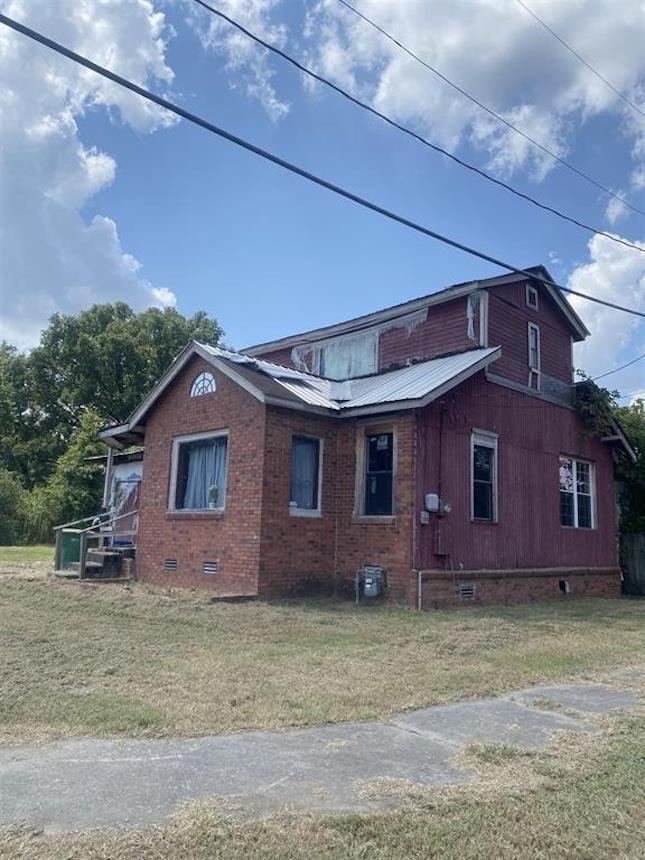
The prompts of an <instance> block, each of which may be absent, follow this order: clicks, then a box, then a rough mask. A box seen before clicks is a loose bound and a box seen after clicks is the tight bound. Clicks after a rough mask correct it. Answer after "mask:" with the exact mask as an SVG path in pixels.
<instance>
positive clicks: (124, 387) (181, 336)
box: [0, 302, 222, 489]
mask: <svg viewBox="0 0 645 860" xmlns="http://www.w3.org/2000/svg"><path fill="white" fill-rule="evenodd" d="M221 335H222V330H221V328H220V326H219V324H218V322H217V321H216V320H214V319H210V318H209V317H208V316H207V314H206V313H205V312H204V311H199V312H198V313H196V314H194V315H193V316H192V317H190V318H186V317H184V316H182V315H181V314H180V313H179V312H178V311H176V310H174V309H172V308H166V309H165V310H160V309H158V308H150V309H148V310H146V311H143V312H142V313H135V312H134V311H133V310H132V308H130V307H129V306H128V305H127V304H125V303H124V302H116V303H115V304H106V305H94V306H93V307H91V308H89V309H88V310H86V311H83V312H81V313H79V314H76V315H73V316H72V315H62V314H55V315H54V316H53V317H52V318H51V320H50V322H49V325H48V327H47V328H46V329H45V330H44V331H43V333H42V336H41V340H40V344H39V345H38V346H37V347H36V348H35V349H34V350H33V351H32V352H31V353H29V354H27V355H20V354H18V353H17V351H16V350H15V348H14V347H12V346H9V345H8V344H2V346H1V347H0V466H4V467H5V468H8V469H10V470H12V471H13V472H15V474H16V475H18V476H19V478H20V481H21V483H22V484H23V486H24V487H26V488H29V489H31V488H34V487H38V486H42V485H43V484H44V483H45V482H46V481H47V480H48V478H49V477H50V476H51V475H52V473H53V471H54V469H55V467H56V463H57V459H58V458H59V457H60V456H61V455H62V454H63V452H64V451H65V449H66V447H67V445H68V443H69V442H70V439H71V438H72V436H73V434H74V433H75V432H76V431H78V430H79V428H80V426H81V421H82V418H83V416H84V415H85V413H86V412H87V411H88V410H91V411H92V412H93V413H94V414H95V415H97V416H98V417H99V421H100V422H101V423H103V424H107V423H112V422H121V421H125V419H126V418H127V417H128V415H129V414H130V413H131V412H132V410H133V409H134V407H135V406H136V405H137V403H139V402H140V401H141V400H142V399H143V397H144V396H145V394H146V393H147V391H148V390H149V389H150V388H152V386H153V385H154V384H155V383H156V381H157V380H158V379H159V377H160V376H161V375H162V373H163V372H164V371H165V370H166V368H167V367H168V365H169V364H170V363H171V362H172V360H173V359H174V358H175V357H176V356H177V355H178V353H179V352H180V351H181V350H182V348H183V347H184V346H185V345H186V343H187V342H188V341H189V340H191V339H195V340H202V341H205V342H207V343H210V344H217V343H218V342H219V340H220V338H221Z"/></svg>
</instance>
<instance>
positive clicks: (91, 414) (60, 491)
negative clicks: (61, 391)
mask: <svg viewBox="0 0 645 860" xmlns="http://www.w3.org/2000/svg"><path fill="white" fill-rule="evenodd" d="M102 422H103V419H102V417H101V416H100V415H99V414H98V413H97V412H95V411H92V410H88V411H87V412H84V413H83V414H82V415H81V417H80V419H79V423H78V427H77V429H76V430H75V431H74V434H73V436H72V438H71V440H70V443H69V445H68V446H67V449H66V450H65V452H64V453H63V454H61V456H60V457H59V458H58V460H57V461H56V465H55V467H54V471H53V472H52V474H51V476H50V477H49V479H48V481H47V483H46V484H44V485H42V486H40V487H36V488H35V489H34V490H32V491H31V493H29V494H28V495H27V496H26V499H25V515H24V517H25V528H24V533H25V537H26V538H27V539H28V540H29V541H37V542H48V541H50V540H51V539H52V529H53V527H54V526H55V525H59V524H60V523H63V522H71V521H72V520H75V519H79V518H80V517H84V516H89V515H91V514H93V513H95V512H98V511H99V508H100V504H101V494H102V489H103V472H104V469H103V463H102V461H101V460H93V459H89V458H91V457H92V455H95V454H103V453H104V448H103V445H102V444H101V443H100V442H98V441H97V439H96V434H97V433H98V431H99V428H100V427H101V424H102Z"/></svg>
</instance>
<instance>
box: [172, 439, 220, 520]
mask: <svg viewBox="0 0 645 860" xmlns="http://www.w3.org/2000/svg"><path fill="white" fill-rule="evenodd" d="M227 458H228V434H226V433H221V432H219V433H208V434H200V435H197V436H183V437H180V438H178V439H175V440H174V442H173V451H172V471H171V480H170V504H169V508H170V510H174V511H182V510H192V511H208V510H222V509H223V508H224V503H225V500H226V478H227Z"/></svg>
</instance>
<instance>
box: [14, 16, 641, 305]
mask: <svg viewBox="0 0 645 860" xmlns="http://www.w3.org/2000/svg"><path fill="white" fill-rule="evenodd" d="M0 23H1V24H4V25H5V26H7V27H10V28H11V29H12V30H16V31H17V32H18V33H22V34H23V35H24V36H27V37H28V38H30V39H32V40H33V41H35V42H39V43H40V44H41V45H45V47H47V48H49V49H50V50H52V51H56V53H58V54H61V55H62V56H64V57H67V58H68V59H70V60H73V61H74V62H75V63H78V64H79V65H81V66H85V68H86V69H90V70H91V71H93V72H95V73H96V74H98V75H101V77H103V78H107V79H108V80H110V81H113V82H114V83H116V84H119V86H122V87H125V89H128V90H130V91H131V92H133V93H136V94H137V95H139V96H141V97H142V98H144V99H147V100H148V101H151V102H154V104H156V105H159V107H161V108H164V109H165V110H167V111H169V112H170V113H174V114H175V115H176V116H179V117H182V119H186V120H188V121H189V122H192V123H194V124H195V125H198V126H200V127H201V128H204V129H206V130H207V131H210V132H211V133H212V134H216V135H217V136H218V137H221V138H224V140H228V141H230V142H231V143H234V144H235V145H236V146H239V147H241V148H242V149H246V150H247V151H248V152H252V153H253V154H254V155H259V156H260V157H261V158H264V159H265V160H266V161H270V162H272V163H273V164H277V165H278V166H279V167H282V168H283V169H284V170H287V171H289V172H290V173H295V174H296V175H297V176H301V177H302V178H303V179H307V180H308V181H309V182H312V183H314V184H315V185H318V186H320V187H321V188H326V189H327V190H328V191H331V192H333V193H334V194H337V195H339V196H340V197H344V198H345V199H346V200H351V201H352V202H353V203H357V204H358V205H359V206H362V207H363V208H365V209H369V210H371V211H372V212H376V213H378V214H379V215H382V216H383V217H384V218H388V219H389V220H391V221H395V222H396V223H397V224H402V225H403V226H404V227H409V228H410V229H411V230H414V231H415V232H417V233H421V234H422V235H424V236H428V237H430V238H431V239H436V240H437V241H439V242H443V244H444V245H449V246H450V247H452V248H457V249H458V250H459V251H464V252H465V253H466V254H470V255H471V256H472V257H477V258H478V259H480V260H484V261H485V262H487V263H491V264H492V265H494V266H498V267H499V268H501V269H506V271H508V272H512V273H513V274H516V275H521V276H522V277H524V278H527V279H528V280H533V281H539V282H540V283H543V284H546V285H547V286H548V287H551V288H555V289H556V290H561V291H562V292H565V293H570V294H572V295H575V296H580V297H581V298H584V299H587V300H589V301H591V302H595V303H596V304H599V305H604V306H605V307H609V308H614V309H615V310H620V311H624V312H625V313H628V314H632V315H633V316H637V317H643V318H644V319H645V313H644V312H642V311H639V310H636V309H635V308H627V307H623V306H622V305H617V304H614V302H608V301H605V300H604V299H599V298H597V297H596V296H591V295H588V294H587V293H581V292H579V291H577V290H572V289H569V287H563V286H560V285H559V284H557V283H556V282H555V281H552V280H550V279H549V278H545V277H543V276H542V275H539V274H537V273H536V272H535V271H528V270H526V269H520V268H518V267H517V266H513V265H511V264H510V263H505V262H503V261H502V260H498V259H497V258H496V257H493V256H491V255H490V254H486V253H484V252H483V251H478V250H477V249H476V248H472V247H470V246H469V245H464V244H463V243H462V242H458V241H456V240H455V239H451V238H449V237H448V236H444V235H442V234H441V233H437V232H436V231H434V230H431V229H430V228H429V227H424V226H423V225H421V224H418V223H417V222H415V221H411V220H410V219H409V218H405V217H404V216H403V215H398V214H397V213H396V212H393V211H392V210H390V209H385V208H384V207H383V206H379V205H378V204H377V203H372V202H371V201H370V200H366V199H365V198H364V197H359V196H358V195H357V194H354V193H353V192H351V191H348V190H347V189H345V188H342V187H341V186H340V185H335V184H334V183H332V182H329V181H328V180H326V179H323V178H322V177H320V176H317V175H316V174H315V173H311V172H309V171H308V170H305V169H304V168H302V167H298V166H297V165H295V164H293V163H291V162H289V161H286V160H285V159H284V158H280V156H278V155H274V154H273V153H272V152H269V151H268V150H266V149H262V148H261V147H259V146H256V145H255V144H253V143H250V142H249V141H247V140H244V139H243V138H241V137H238V136H237V135H234V134H232V133H231V132H230V131H226V130H225V129H223V128H220V127H219V126H216V125H215V124H214V123H211V122H209V121H208V120H206V119H204V118H203V117H201V116H198V115H197V114H194V113H191V112H190V111H187V110H185V109H184V108H182V107H180V106H179V105H177V104H174V103H173V102H171V101H168V99H165V98H163V97H162V96H159V95H157V94H156V93H153V92H150V90H146V89H144V88H143V87H141V86H139V85H138V84H135V83H133V82H132V81H129V80H128V79H127V78H123V77H121V75H117V74H116V73H115V72H112V71H110V70H109V69H106V68H104V67H103V66H99V65H98V64H97V63H94V62H93V61H92V60H88V59H87V57H83V56H82V55H81V54H77V53H75V52H74V51H71V50H70V49H69V48H66V47H65V46H64V45H61V44H59V43H58V42H55V41H54V40H53V39H49V38H48V37H47V36H44V35H43V34H42V33H39V32H38V31H37V30H32V29H31V28H30V27H27V26H26V25H25V24H21V23H20V22H19V21H15V20H14V19H13V18H9V17H8V16H7V15H4V14H2V13H0Z"/></svg>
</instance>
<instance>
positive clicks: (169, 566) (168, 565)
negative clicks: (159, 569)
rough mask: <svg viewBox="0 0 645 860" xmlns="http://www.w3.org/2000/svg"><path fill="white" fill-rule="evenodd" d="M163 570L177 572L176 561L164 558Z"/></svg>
mask: <svg viewBox="0 0 645 860" xmlns="http://www.w3.org/2000/svg"><path fill="white" fill-rule="evenodd" d="M163 569H164V570H168V571H171V572H173V571H175V570H177V559H176V558H165V559H164V562H163Z"/></svg>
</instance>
